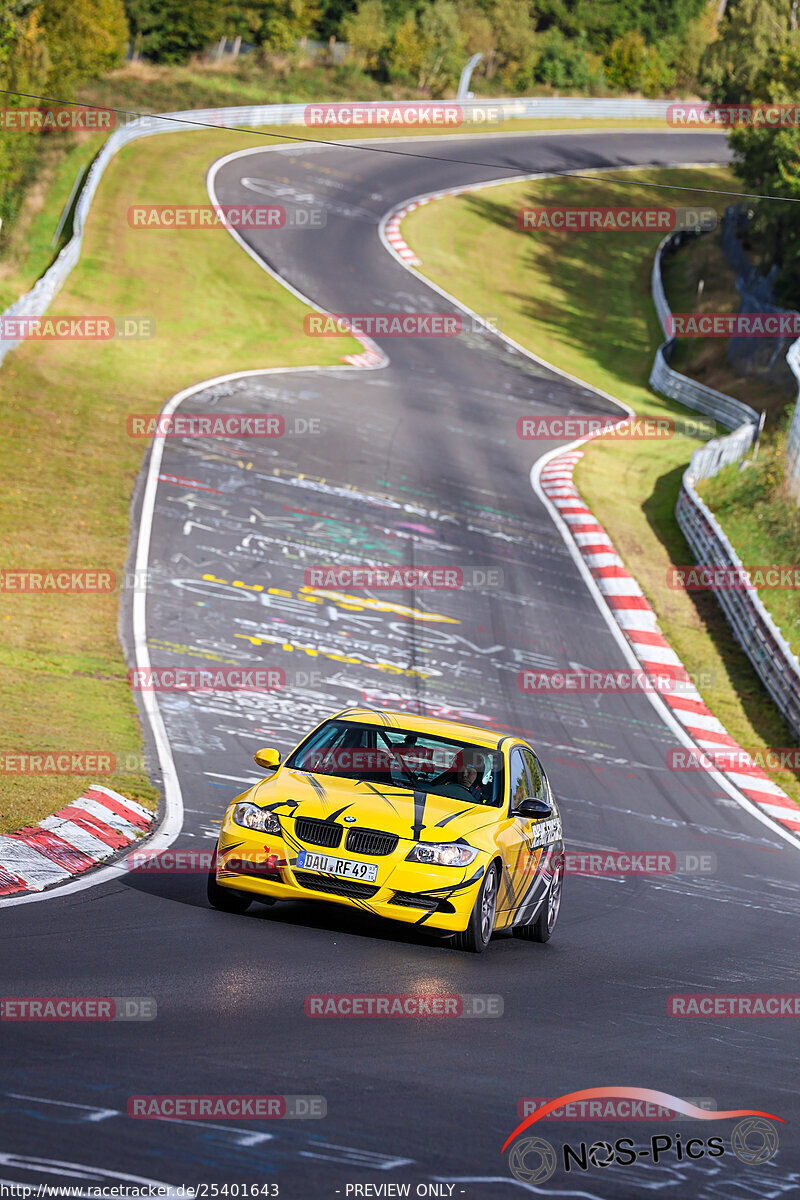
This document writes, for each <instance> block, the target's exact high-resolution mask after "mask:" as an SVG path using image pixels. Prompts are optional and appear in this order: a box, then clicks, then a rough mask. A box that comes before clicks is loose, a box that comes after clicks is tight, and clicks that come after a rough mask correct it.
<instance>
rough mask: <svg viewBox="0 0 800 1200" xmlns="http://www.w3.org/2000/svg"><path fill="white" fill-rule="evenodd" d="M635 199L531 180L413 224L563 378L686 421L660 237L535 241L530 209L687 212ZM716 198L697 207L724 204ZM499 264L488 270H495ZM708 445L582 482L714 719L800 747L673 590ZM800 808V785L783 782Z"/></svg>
mask: <svg viewBox="0 0 800 1200" xmlns="http://www.w3.org/2000/svg"><path fill="white" fill-rule="evenodd" d="M626 178H628V179H633V180H636V181H639V182H642V183H644V182H647V181H652V182H659V183H662V184H663V183H667V184H668V183H670V182H671V183H674V184H676V185H678V184H683V185H686V184H689V185H690V186H693V187H698V188H704V187H707V188H725V187H730V186H731V183H732V179H731V176H730V175H728V174H727V173H726V172H724V171H719V170H716V171H713V170H692V171H686V170H683V171H679V170H672V171H658V172H654V171H639V172H636V173H635V174H634V173H627V172H626ZM656 196H657V200H656V201H654V194H653V192H652V191H651V190H648V189H647V188H645V187H641V188H637V187H634V186H627V187H625V188H624V189H623V188H621V187H614V186H612V185H609V184H606V183H601V182H599V181H598V182H590V181H585V180H565V179H560V180H551V181H533V182H531V183H526V184H512V185H508V186H503V187H497V188H491V189H488V190H484V191H479V192H475V193H473V194H471V195H465V196H459V197H448V198H446V199H443V200H439V201H437V202H436V203H435V204H430V205H426V206H425V207H423V208H421V209H418V210H416V211H415V212H413V213H412V214H411V215H410V216H409V217H407V218H406V220H405V221H404V224H403V233H404V236H405V238H406V240H407V241H408V242H409V244H411V245H412V246H413V247H414V249H415V251H416V253H417V254H418V255H419V257H420V258H421V260H422V263H423V266H422V267H421V271H422V273H423V274H425V275H427V276H428V277H429V278H431V279H432V280H433V281H435V282H436V283H438V284H439V285H440V286H442V287H444V288H446V289H447V290H448V291H449V292H451V293H453V294H454V295H457V296H458V297H459V298H460V299H461V300H462V301H464V302H465V303H466V304H467V305H469V306H470V307H471V308H473V309H474V310H475V311H476V312H479V313H497V314H499V316H500V318H501V321H502V328H503V331H504V332H505V333H506V334H508V335H509V336H511V337H512V338H514V339H515V340H517V341H519V342H520V343H521V344H522V345H524V346H526V347H528V348H529V349H530V350H532V351H534V352H535V353H537V354H539V355H541V356H542V357H543V358H545V359H547V360H548V361H549V362H551V363H553V364H554V365H555V366H558V367H561V368H562V369H563V370H566V371H569V372H570V373H571V374H573V375H576V376H578V377H579V378H581V379H583V380H586V382H588V383H590V384H592V385H594V386H596V387H599V388H601V389H603V390H604V391H607V392H609V393H610V394H611V395H613V396H616V397H617V398H618V399H620V400H624V401H625V402H626V403H627V404H629V405H630V406H631V407H632V408H633V409H634V410H635V411H636V412H637V413H638V414H640V415H642V416H654V417H664V416H674V417H676V418H678V417H681V416H685V415H686V410H685V409H683V408H682V407H681V406H679V405H676V404H673V403H671V402H670V401H667V400H662V399H661V398H659V397H658V396H656V395H654V394H653V393H652V392H651V391H650V390H649V388H648V384H647V381H648V377H649V373H650V369H651V366H652V362H653V355H654V352H655V350H656V348H657V346H658V345H659V343H660V342H661V340H662V338H661V331H660V328H659V326H658V322H657V319H656V315H655V311H654V309H653V306H652V302H651V299H650V271H651V267H652V260H653V254H654V252H655V248H656V245H657V243H658V240H659V236H658V235H657V234H651V233H636V234H622V233H613V234H601V233H590V234H578V233H551V234H548V233H540V232H537V233H535V234H534V233H523V232H520V231H519V230H518V228H517V222H516V213H517V210H518V209H519V208H521V207H523V206H524V205H526V204H537V205H547V204H559V203H569V204H573V205H614V204H640V205H648V204H653V203H654V202H657V203H658V204H660V205H662V204H663V205H669V204H676V205H685V204H686V203H687V196H686V193H685V192H678V191H676V192H675V193H670V192H668V191H666V192H664V191H659V192H658V193H656ZM713 201H714V197H713V196H710V195H708V196H707V195H703V194H702V193H701V194H699V195H695V196H693V197H692V202H693V203H694V202H696V203H698V204H709V203H713ZM487 263H490V264H491V269H490V270H489V269H487V266H486V264H487ZM698 444H700V443H699V441H698V440H696V439H694V438H690V437H687V436H684V435H679V436H675V437H674V438H671V439H670V440H668V441H636V442H627V443H626V442H624V441H622V442H619V443H612V442H595V443H592V444H591V445H589V446H588V447H587V448H586V453H585V457H584V458H583V460H582V461H581V463H580V465H579V468H578V471H577V473H576V480H577V484H578V487H579V488H580V491H581V493H582V495H583V496H584V497H585V499H586V502H587V504H588V505H589V507H590V508H591V509H592V511H593V512H595V513H596V514H597V516H598V518H599V519H600V521H601V522H602V523H603V525H604V526H605V528H606V529H607V530H608V532H609V534H610V536H611V537H612V539H613V541H614V543H615V544H616V546H617V548H618V550H619V552H620V554H621V556H622V558H623V561H624V562H625V563H626V565H627V566H628V568H629V569H630V571H631V572H632V574H633V575H634V576H635V578H636V579H637V580H638V581H639V583H640V584H641V586H642V589H643V591H644V592H645V594H646V596H647V598H648V600H649V602H650V603H651V604H652V606H653V608H654V609H655V611H656V613H657V614H658V618H659V622H660V624H661V628H662V629H663V631H664V634H665V636H666V637H667V638H668V639H669V641H670V642H671V643H672V645H673V646H674V648H675V650H676V652H677V653H678V654H679V655H680V657H681V659H682V660H683V662H684V664H685V666H686V668H687V669H688V670H689V672H690V673H691V674H692V675H693V677H694V678H695V680H696V683H697V686H698V688H699V690H700V692H701V694H702V695H703V697H704V699H705V700H706V702H707V703H708V705H709V707H710V708H711V709H712V711H713V712H714V713H715V714H716V715H717V716H718V717H719V719H720V720H721V721H722V722H723V723H724V724H725V726H726V727H727V729H728V730H729V731H730V733H731V734H732V735H733V736H734V737H735V738H737V739H738V740H739V742H740V743H741V744H742V745H743V746H746V747H759V746H786V745H790V744H791V739H790V735H789V733H788V730H787V729H786V726H785V724H784V722H783V720H782V719H781V717H780V716H779V714H778V713H777V710H776V709H775V707H774V705H773V704H772V702H771V701H770V699H769V697H768V696H767V694H766V693H765V691H764V690H763V688H762V686H761V684H760V682H759V680H758V678H757V676H756V674H755V672H754V671H753V669H752V667H751V665H750V662H749V660H748V659H747V657H746V656H745V655H744V653H743V652H742V651H741V650H740V649H739V647H738V645H737V644H736V642H735V641H734V639H733V636H732V634H731V632H730V629H729V627H728V625H727V623H726V621H725V619H724V617H723V615H722V612H721V610H720V608H719V606H718V605H717V603H716V601H715V600H714V598H713V596H712V595H710V594H706V593H687V592H682V591H673V590H671V589H670V588H669V587H668V586H667V571H668V569H669V567H670V565H671V564H682V563H691V562H692V561H693V560H692V556H691V553H690V551H689V548H688V546H687V545H686V542H685V539H684V538H683V535H682V534H681V532H680V530H679V529H678V526H677V524H676V522H675V517H674V508H675V500H676V497H677V494H678V487H679V483H680V479H681V475H682V473H683V470H684V468H685V466H686V464H687V462H688V460H689V458H690V456H691V453H692V451H693V450H694V449H695V448H696V447H697V445H698ZM773 778H775V779H776V780H777V782H779V783H780V785H781V786H782V787H784V788H785V789H786V791H787V792H788V793H789V794H790V795H792V796H793V797H794V798H795V799H800V781H799V780H798V778H797V776H796V775H795V774H794V773H791V772H788V771H781V772H775V773H773Z"/></svg>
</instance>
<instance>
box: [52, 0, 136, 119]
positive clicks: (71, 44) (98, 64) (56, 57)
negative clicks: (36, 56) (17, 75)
mask: <svg viewBox="0 0 800 1200" xmlns="http://www.w3.org/2000/svg"><path fill="white" fill-rule="evenodd" d="M39 19H40V21H41V25H42V28H43V29H44V32H45V36H46V38H47V49H48V53H49V55H50V70H49V71H48V75H47V84H46V86H47V88H48V91H49V93H50V95H53V96H64V97H66V98H67V99H72V97H73V95H74V93H75V90H76V89H77V88H79V87H80V85H81V84H82V83H83V82H84V81H85V80H87V79H96V78H97V77H98V76H100V75H105V74H106V72H108V71H111V70H113V68H114V67H118V66H119V65H120V64H121V63H122V62H123V61H124V58H125V50H126V48H127V45H128V38H129V30H128V22H127V20H126V17H125V9H124V7H123V4H122V0H43V3H42V5H41V7H40V9H39Z"/></svg>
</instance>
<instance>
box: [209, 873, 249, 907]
mask: <svg viewBox="0 0 800 1200" xmlns="http://www.w3.org/2000/svg"><path fill="white" fill-rule="evenodd" d="M206 895H207V896H208V903H209V904H210V905H211V907H212V908H218V909H219V910H220V912H229V913H243V912H247V910H248V908H249V907H250V905H251V904H252V902H253V901H252V897H250V896H246V895H245V894H244V892H234V891H231V889H230V888H223V887H220V886H219V884H218V883H217V872H216V869H215V868H214V867H212V868H211V870H210V871H209V872H208V885H207V887H206Z"/></svg>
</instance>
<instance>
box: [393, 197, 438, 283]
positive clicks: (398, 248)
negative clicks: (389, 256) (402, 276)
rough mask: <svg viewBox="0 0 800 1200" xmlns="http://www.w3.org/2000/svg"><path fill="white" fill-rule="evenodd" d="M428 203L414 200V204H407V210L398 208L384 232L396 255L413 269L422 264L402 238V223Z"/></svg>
mask: <svg viewBox="0 0 800 1200" xmlns="http://www.w3.org/2000/svg"><path fill="white" fill-rule="evenodd" d="M427 203H428V201H427V200H412V202H411V203H410V204H407V205H406V206H405V208H398V209H397V210H396V211H395V212H393V213H392V215H391V217H390V218H389V220H388V221H387V222H386V228H385V230H384V232H385V235H386V240H387V242H388V243H389V245H390V246H391V247H392V249H393V250H394V251H395V253H396V254H398V255H399V256H400V258H402V260H403V262H407V263H411V265H412V267H419V266H420V265H421V262H420V259H418V258H417V256H416V254H415V253H414V251H413V250H412V249H411V247H410V246H409V245H408V244H407V242H406V241H405V240H404V238H403V237H401V235H400V222H401V221H402V219H403V217H406V216H408V214H409V213H410V212H413V211H414V209H415V208H419V207H420V206H421V205H422V204H427Z"/></svg>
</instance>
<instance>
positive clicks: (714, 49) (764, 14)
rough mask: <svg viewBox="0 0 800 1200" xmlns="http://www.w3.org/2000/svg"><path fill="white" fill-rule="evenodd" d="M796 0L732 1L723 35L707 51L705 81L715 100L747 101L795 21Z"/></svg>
mask: <svg viewBox="0 0 800 1200" xmlns="http://www.w3.org/2000/svg"><path fill="white" fill-rule="evenodd" d="M793 9H794V2H793V0H735V2H730V0H729V3H728V6H727V8H726V10H725V15H724V17H723V18H722V21H721V22H720V25H719V36H718V38H717V39H716V41H714V42H712V43H711V45H710V46H709V47H708V50H707V51H706V53H705V54H704V55H703V59H702V62H701V81H702V83H703V84H704V86H705V88H706V91H707V94H708V97H709V99H710V100H711V101H712V103H714V104H743V103H746V102H747V101H748V100H749V99H750V97H751V96H752V94H753V88H754V86H755V84H756V80H757V79H759V78H761V77H762V71H763V68H764V66H765V64H766V62H767V59H768V57H769V55H770V54H771V52H772V51H773V50H775V49H777V48H778V46H779V45H780V44H781V42H782V41H783V39H784V37H785V35H786V33H787V31H788V30H789V27H790V25H791V21H792V13H793Z"/></svg>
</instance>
